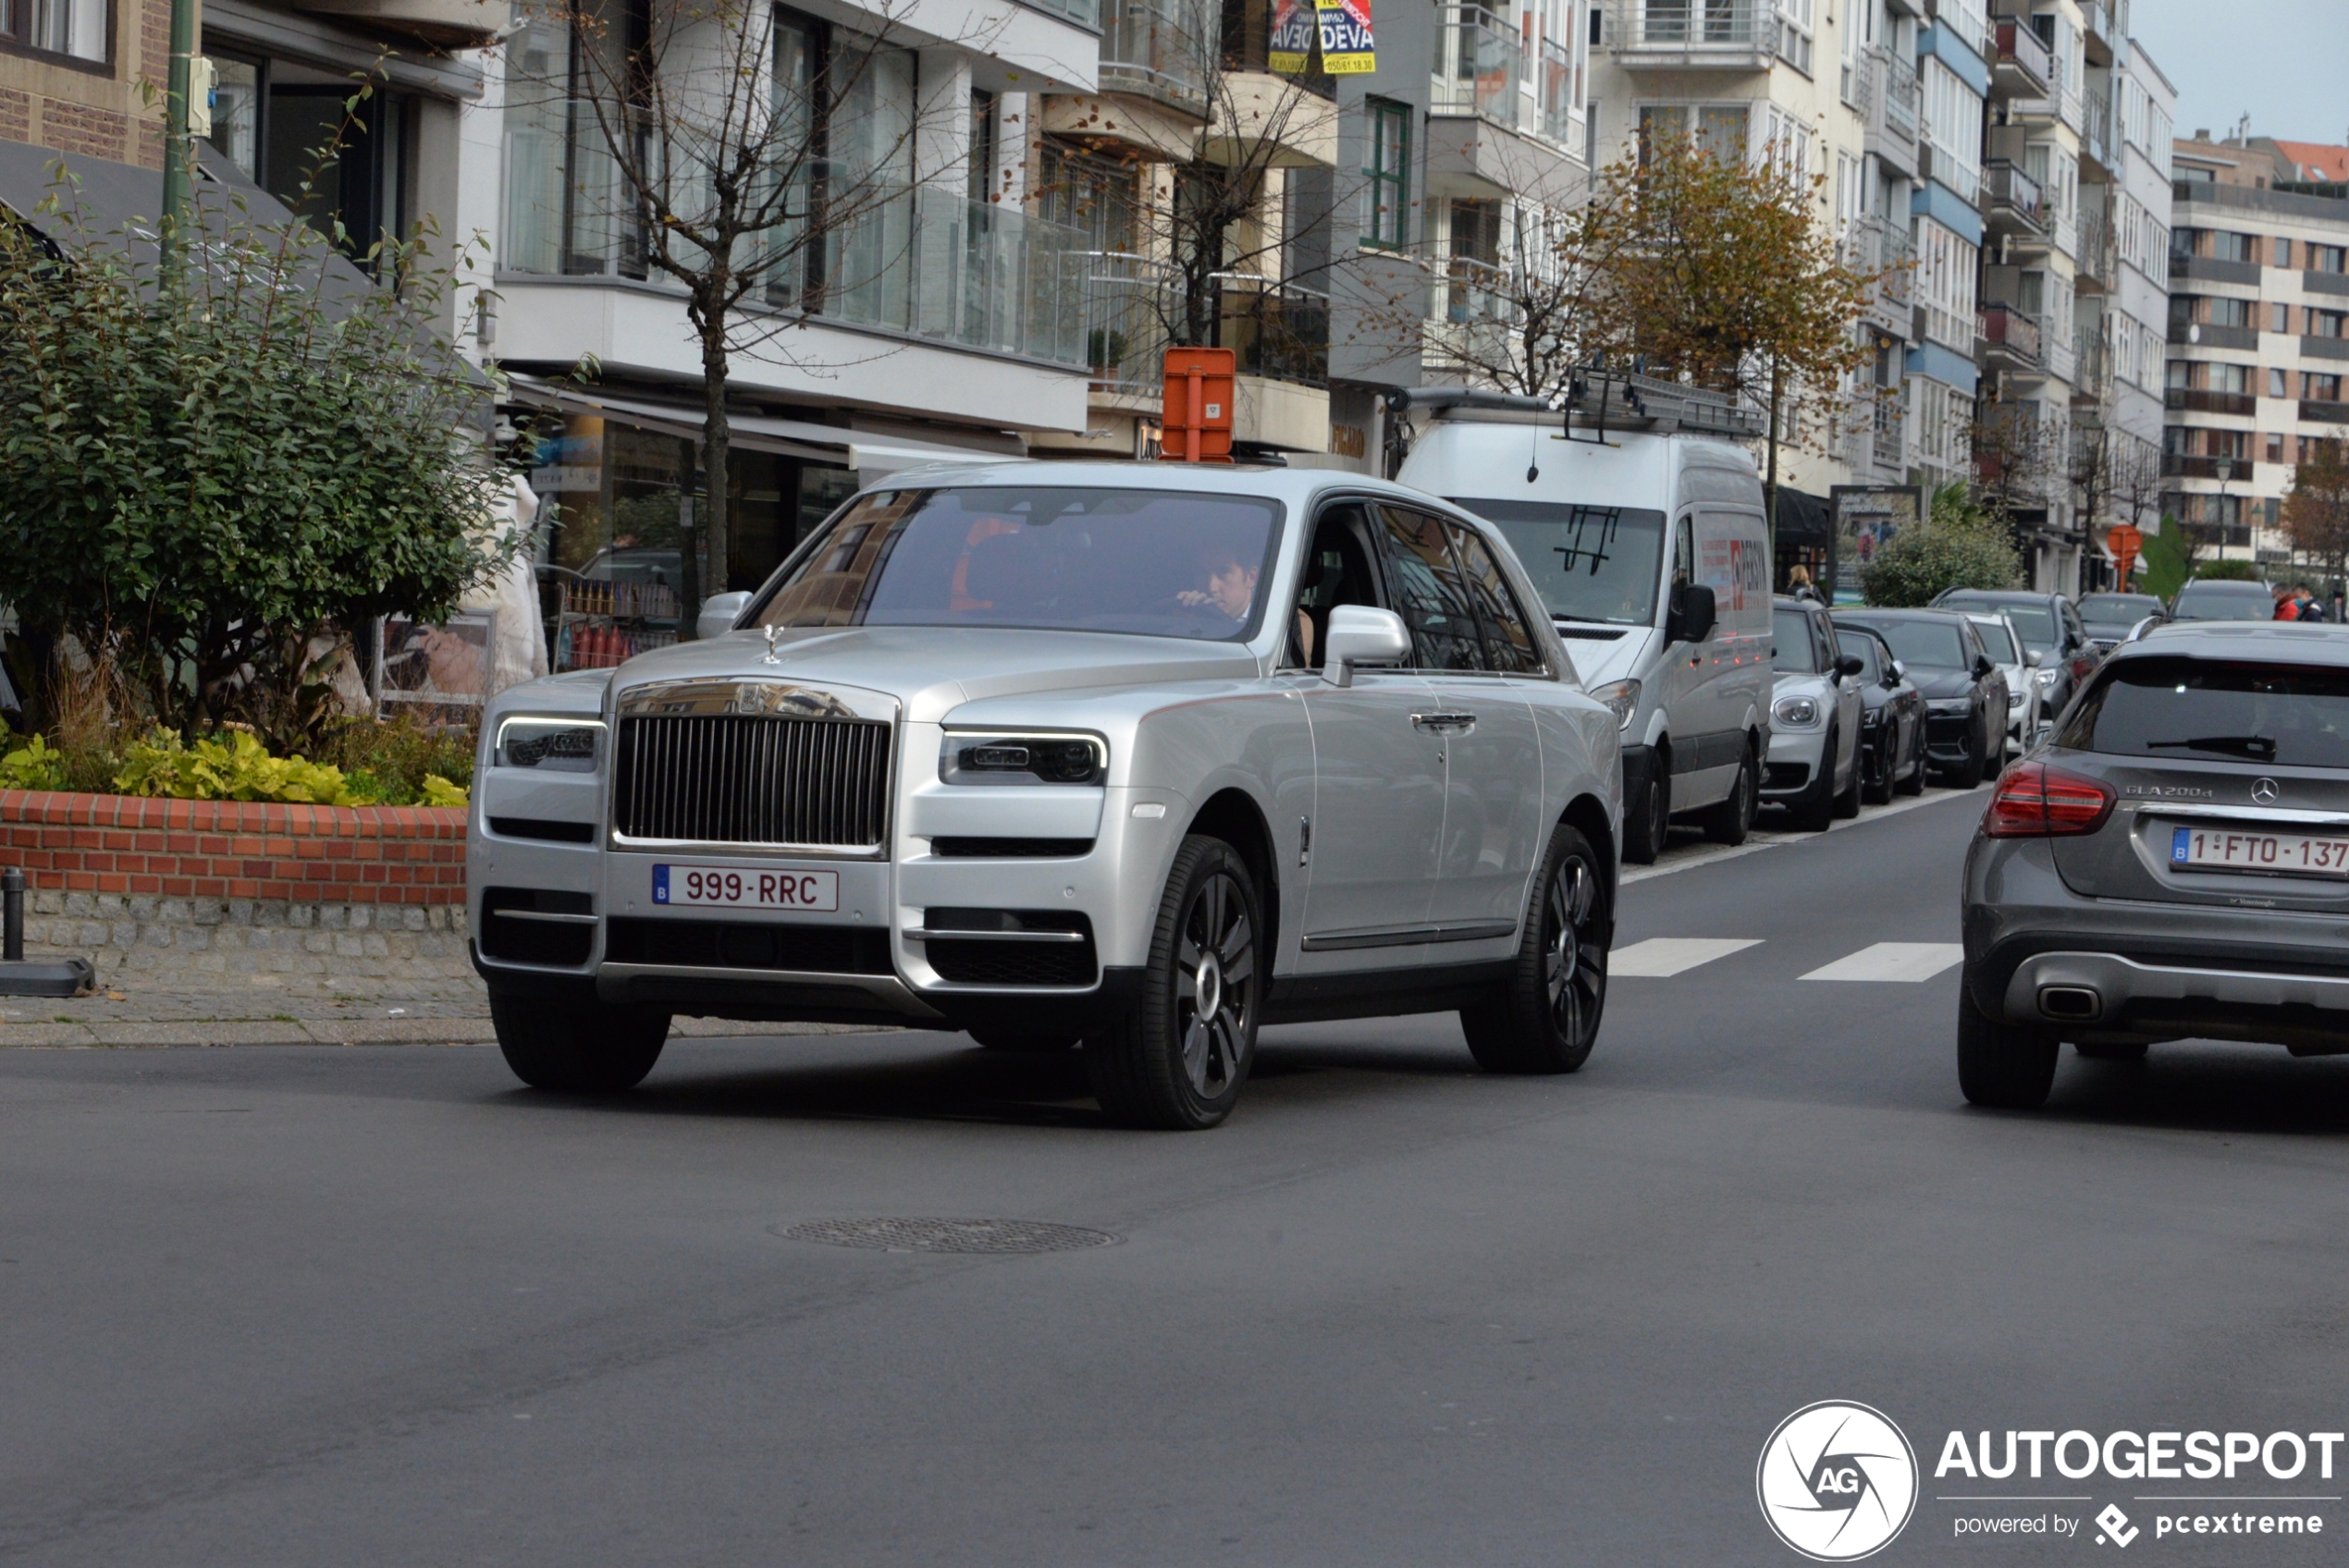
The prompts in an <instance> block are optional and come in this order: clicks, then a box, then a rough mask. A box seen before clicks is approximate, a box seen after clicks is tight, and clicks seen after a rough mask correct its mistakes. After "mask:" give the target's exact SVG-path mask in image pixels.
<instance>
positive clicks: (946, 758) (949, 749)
mask: <svg viewBox="0 0 2349 1568" xmlns="http://www.w3.org/2000/svg"><path fill="white" fill-rule="evenodd" d="M1108 775H1109V747H1108V746H1107V745H1106V744H1105V743H1103V742H1102V741H1101V740H1099V739H1098V738H1096V737H1094V736H1091V735H968V734H962V735H958V734H953V733H949V734H948V735H947V736H946V738H945V740H944V741H942V742H941V744H940V746H939V750H938V777H939V778H941V779H943V780H944V781H945V782H947V783H949V784H1099V783H1100V782H1101V780H1102V779H1103V778H1107V777H1108Z"/></svg>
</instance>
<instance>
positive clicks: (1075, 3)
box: [1025, 0, 1101, 28]
mask: <svg viewBox="0 0 2349 1568" xmlns="http://www.w3.org/2000/svg"><path fill="white" fill-rule="evenodd" d="M1025 3H1026V4H1027V5H1030V6H1035V7H1036V8H1037V9H1038V10H1039V11H1050V12H1051V13H1052V15H1054V16H1056V17H1065V18H1068V19H1069V20H1070V21H1073V22H1075V23H1076V25H1077V26H1079V27H1092V28H1097V27H1100V26H1101V0H1025Z"/></svg>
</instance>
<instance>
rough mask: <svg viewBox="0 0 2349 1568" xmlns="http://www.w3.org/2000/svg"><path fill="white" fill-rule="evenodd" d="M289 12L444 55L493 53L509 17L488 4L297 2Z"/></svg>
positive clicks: (464, 0) (477, 0)
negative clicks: (474, 51) (308, 14)
mask: <svg viewBox="0 0 2349 1568" xmlns="http://www.w3.org/2000/svg"><path fill="white" fill-rule="evenodd" d="M293 9H295V10H298V11H307V12H312V13H314V14H316V15H319V16H328V17H333V18H336V19H337V20H338V21H343V22H347V23H349V24H351V26H352V27H354V28H357V29H359V30H361V31H366V32H373V33H377V34H387V35H389V36H391V37H395V38H401V39H413V40H414V41H416V42H417V43H426V44H429V45H431V46H432V47H433V48H436V49H446V50H458V49H487V48H495V47H496V46H497V43H498V39H499V38H500V37H501V36H502V34H501V31H500V30H501V29H503V28H504V27H505V25H506V22H507V20H508V18H509V16H510V13H509V12H508V10H507V8H506V7H505V6H498V5H492V4H490V3H489V0H299V4H297V5H296V6H293Z"/></svg>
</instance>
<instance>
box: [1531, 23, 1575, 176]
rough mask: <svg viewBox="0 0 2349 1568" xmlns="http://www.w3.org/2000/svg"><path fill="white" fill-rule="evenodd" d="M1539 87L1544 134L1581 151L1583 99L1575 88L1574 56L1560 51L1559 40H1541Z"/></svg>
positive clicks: (1563, 145)
mask: <svg viewBox="0 0 2349 1568" xmlns="http://www.w3.org/2000/svg"><path fill="white" fill-rule="evenodd" d="M1536 85H1537V87H1538V88H1539V89H1540V97H1541V116H1542V123H1541V131H1542V135H1543V137H1545V138H1547V139H1548V140H1549V141H1555V142H1556V143H1557V144H1558V145H1559V146H1561V147H1571V148H1574V149H1575V150H1577V151H1578V152H1579V151H1580V148H1581V143H1582V137H1581V127H1580V121H1581V119H1582V117H1583V113H1582V101H1581V97H1580V94H1579V93H1577V92H1576V91H1575V86H1574V56H1573V55H1571V54H1569V53H1568V51H1566V50H1565V49H1562V48H1560V47H1559V46H1558V43H1557V41H1556V39H1551V38H1544V39H1543V40H1542V59H1541V80H1539V82H1537V83H1536Z"/></svg>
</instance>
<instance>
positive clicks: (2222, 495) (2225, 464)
mask: <svg viewBox="0 0 2349 1568" xmlns="http://www.w3.org/2000/svg"><path fill="white" fill-rule="evenodd" d="M2215 472H2217V473H2218V475H2219V522H2218V529H2219V558H2220V560H2225V559H2226V558H2227V481H2228V480H2230V479H2232V478H2233V477H2234V476H2235V460H2234V459H2232V458H2225V457H2222V458H2220V459H2219V461H2218V463H2217V464H2216V466H2215Z"/></svg>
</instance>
